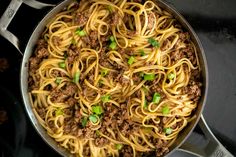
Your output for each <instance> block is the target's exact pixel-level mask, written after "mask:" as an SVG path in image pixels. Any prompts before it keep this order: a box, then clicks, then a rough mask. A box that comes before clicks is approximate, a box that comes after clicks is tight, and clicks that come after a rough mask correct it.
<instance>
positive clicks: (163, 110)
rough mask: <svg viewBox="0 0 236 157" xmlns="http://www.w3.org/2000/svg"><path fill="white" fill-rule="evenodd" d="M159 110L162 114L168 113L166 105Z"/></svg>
mask: <svg viewBox="0 0 236 157" xmlns="http://www.w3.org/2000/svg"><path fill="white" fill-rule="evenodd" d="M161 111H162V114H163V115H167V114H169V113H170V109H169V107H168V106H164V107H163V108H162V110H161Z"/></svg>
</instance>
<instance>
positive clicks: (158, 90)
mask: <svg viewBox="0 0 236 157" xmlns="http://www.w3.org/2000/svg"><path fill="white" fill-rule="evenodd" d="M150 92H151V95H153V94H154V93H155V92H156V93H159V94H160V95H161V100H163V99H165V98H166V94H165V93H164V92H163V90H162V88H161V87H160V86H159V85H154V86H152V87H151V89H150Z"/></svg>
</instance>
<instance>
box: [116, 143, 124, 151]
mask: <svg viewBox="0 0 236 157" xmlns="http://www.w3.org/2000/svg"><path fill="white" fill-rule="evenodd" d="M115 147H116V149H117V150H121V149H122V148H123V144H116V145H115Z"/></svg>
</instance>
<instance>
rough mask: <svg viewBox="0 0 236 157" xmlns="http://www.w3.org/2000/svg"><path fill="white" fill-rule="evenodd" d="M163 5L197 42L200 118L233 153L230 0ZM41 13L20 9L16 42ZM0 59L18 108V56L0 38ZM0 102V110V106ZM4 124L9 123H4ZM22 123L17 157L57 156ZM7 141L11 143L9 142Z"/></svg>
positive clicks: (234, 18) (177, 0) (234, 38)
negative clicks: (202, 72)
mask: <svg viewBox="0 0 236 157" xmlns="http://www.w3.org/2000/svg"><path fill="white" fill-rule="evenodd" d="M45 1H46V0H45ZM166 1H167V2H168V3H169V4H171V5H172V6H174V7H175V8H176V9H177V10H178V11H179V12H180V13H181V14H182V15H183V16H184V17H185V18H186V19H187V21H188V22H189V23H190V25H191V26H192V27H193V29H194V30H195V31H196V33H197V34H198V36H199V38H200V40H201V42H202V44H203V47H204V50H205V53H206V57H207V61H208V68H209V92H208V99H207V103H206V106H205V110H204V113H203V114H204V116H205V119H206V121H207V122H208V124H209V126H210V128H211V129H212V131H213V132H214V134H215V135H216V136H217V138H218V139H219V140H220V141H221V142H222V143H223V145H225V146H226V147H227V148H228V149H229V150H230V151H231V152H232V153H234V155H236V122H235V120H234V119H235V114H236V81H235V80H236V11H235V6H236V1H235V0H224V2H222V1H221V0H211V1H209V0H208V1H207V0H197V1H196V0H166ZM47 2H52V3H55V2H59V0H50V1H49V0H48V1H47ZM8 3H9V2H8V1H7V0H3V1H1V2H0V15H2V13H3V11H4V8H6V6H7V5H8ZM47 11H48V9H44V10H34V9H31V8H29V7H27V6H25V5H23V6H22V7H21V8H20V10H19V12H18V13H17V15H16V17H15V18H14V20H13V22H12V24H11V25H10V27H9V30H10V31H12V32H14V33H15V34H16V35H17V36H19V38H20V39H21V42H22V43H23V44H25V43H26V42H27V39H28V38H29V36H30V34H31V32H32V31H33V29H34V26H36V24H37V22H38V21H39V20H40V19H41V18H42V17H43V16H44V15H45V14H46V12H47ZM3 57H4V58H6V59H7V60H8V62H9V67H8V68H7V67H6V68H7V69H6V70H4V72H1V69H2V68H1V67H0V86H4V87H5V88H7V89H8V90H9V91H10V92H11V94H12V95H14V97H16V99H17V100H18V101H19V102H20V104H21V106H22V107H23V103H22V100H21V96H20V85H19V73H20V71H19V69H20V62H21V56H20V55H19V53H18V52H17V51H16V50H15V48H14V47H13V46H12V45H11V44H9V43H8V42H7V41H6V40H4V39H3V38H2V37H0V59H1V58H3ZM0 66H1V64H0ZM0 99H1V100H3V99H4V98H2V97H0ZM1 103H3V101H1ZM1 103H0V107H1V106H2V104H1ZM9 105H10V104H9ZM12 106H14V105H12ZM0 109H1V108H0ZM21 115H22V116H23V117H24V116H25V113H23V112H22V111H21ZM9 122H11V121H10V120H9ZM26 123H27V128H26V130H27V131H26V132H24V133H25V135H26V139H25V144H24V145H23V147H22V148H20V155H19V156H27V157H36V156H37V157H41V156H45V155H46V156H51V157H53V156H58V154H57V153H55V152H54V151H53V150H52V149H51V148H50V147H49V146H47V144H46V143H45V142H44V141H43V140H42V139H41V138H40V137H39V135H38V134H37V133H36V131H35V130H34V128H33V127H32V125H31V123H30V122H29V120H28V117H26ZM23 126H24V125H21V126H20V127H23ZM21 130H23V131H24V128H21ZM0 133H1V134H4V133H5V134H6V136H11V135H9V134H10V133H11V134H12V132H8V131H7V132H3V133H2V132H0ZM2 136H3V135H1V136H0V137H2ZM12 136H13V135H12ZM0 140H1V139H0ZM0 142H1V141H0ZM9 143H11V144H12V143H14V140H12V141H10V142H9ZM1 149H2V148H0V152H1ZM0 154H1V153H0ZM1 155H2V154H1ZM172 156H184V157H187V156H189V155H187V154H182V153H179V152H176V153H174V154H173V155H172ZM1 157H2V156H1Z"/></svg>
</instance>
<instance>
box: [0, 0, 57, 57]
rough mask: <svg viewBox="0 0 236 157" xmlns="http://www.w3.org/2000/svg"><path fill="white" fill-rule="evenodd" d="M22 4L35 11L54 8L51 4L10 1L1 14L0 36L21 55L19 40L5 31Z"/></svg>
mask: <svg viewBox="0 0 236 157" xmlns="http://www.w3.org/2000/svg"><path fill="white" fill-rule="evenodd" d="M22 3H24V4H26V5H28V6H30V7H32V8H35V9H42V8H45V7H51V6H55V5H53V4H45V3H41V2H38V1H34V0H11V2H10V4H9V5H8V7H7V9H6V10H5V12H4V13H3V15H2V17H1V18H0V35H2V36H3V37H4V38H5V39H7V40H8V41H9V42H10V43H12V45H14V46H15V48H16V49H17V50H18V51H19V52H20V53H21V54H23V53H22V50H23V48H22V47H21V44H20V40H19V39H18V38H17V37H16V36H15V35H14V34H13V33H11V32H10V31H8V30H7V28H8V26H9V24H10V23H11V21H12V19H13V18H14V16H15V14H16V12H17V11H18V10H19V8H20V6H21V5H22Z"/></svg>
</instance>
